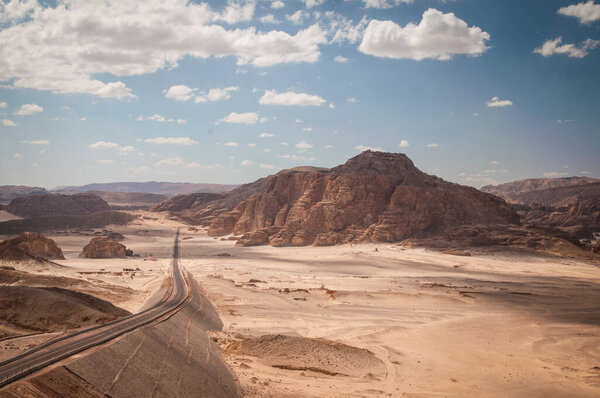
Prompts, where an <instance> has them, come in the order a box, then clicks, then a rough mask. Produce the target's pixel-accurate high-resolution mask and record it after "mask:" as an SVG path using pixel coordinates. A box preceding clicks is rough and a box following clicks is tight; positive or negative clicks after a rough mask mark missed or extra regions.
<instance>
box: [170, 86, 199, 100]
mask: <svg viewBox="0 0 600 398" xmlns="http://www.w3.org/2000/svg"><path fill="white" fill-rule="evenodd" d="M194 91H196V89H195V88H190V87H188V86H186V85H185V84H177V85H175V86H171V87H169V89H168V90H167V92H166V93H165V97H167V98H173V99H174V100H177V101H182V102H184V101H189V100H191V99H192V98H194Z"/></svg>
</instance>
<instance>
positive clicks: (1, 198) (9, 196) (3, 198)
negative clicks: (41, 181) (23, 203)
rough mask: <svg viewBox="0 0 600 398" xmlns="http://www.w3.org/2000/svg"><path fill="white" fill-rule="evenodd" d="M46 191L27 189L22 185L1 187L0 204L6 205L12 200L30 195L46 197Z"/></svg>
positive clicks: (39, 188)
mask: <svg viewBox="0 0 600 398" xmlns="http://www.w3.org/2000/svg"><path fill="white" fill-rule="evenodd" d="M47 194H48V191H46V190H45V189H44V188H41V187H27V186H24V185H1V186H0V203H8V202H10V201H11V200H13V199H16V198H22V197H25V196H30V195H47Z"/></svg>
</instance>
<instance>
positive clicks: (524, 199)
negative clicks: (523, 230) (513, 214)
mask: <svg viewBox="0 0 600 398" xmlns="http://www.w3.org/2000/svg"><path fill="white" fill-rule="evenodd" d="M598 182H600V180H598V179H595V178H590V177H565V178H531V179H527V180H518V181H513V182H507V183H505V184H500V185H486V186H484V187H482V188H481V190H482V191H483V192H487V193H492V194H494V195H496V196H500V197H501V198H503V199H504V200H506V201H507V202H510V203H520V204H528V201H529V202H530V201H531V199H533V198H534V197H535V194H533V195H531V194H530V195H524V194H527V193H530V192H539V191H543V190H546V189H551V188H563V187H569V186H578V185H584V184H591V183H598Z"/></svg>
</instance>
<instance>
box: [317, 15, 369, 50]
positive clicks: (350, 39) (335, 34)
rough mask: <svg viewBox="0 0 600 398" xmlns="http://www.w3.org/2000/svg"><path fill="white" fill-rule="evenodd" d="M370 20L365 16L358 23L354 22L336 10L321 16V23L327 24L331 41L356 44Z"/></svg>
mask: <svg viewBox="0 0 600 398" xmlns="http://www.w3.org/2000/svg"><path fill="white" fill-rule="evenodd" d="M368 22H369V21H368V20H367V18H366V17H363V18H362V19H361V20H360V21H359V22H358V23H354V21H352V20H351V19H349V18H346V17H345V16H344V15H342V14H339V13H337V12H334V11H326V12H325V13H324V14H323V17H322V18H321V23H322V24H323V25H324V26H326V31H327V34H328V36H329V37H330V43H336V44H345V43H350V44H354V43H356V42H357V41H358V40H360V39H361V38H362V36H363V32H364V30H365V28H366V27H367V24H368Z"/></svg>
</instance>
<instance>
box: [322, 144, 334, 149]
mask: <svg viewBox="0 0 600 398" xmlns="http://www.w3.org/2000/svg"><path fill="white" fill-rule="evenodd" d="M323 148H325V149H330V148H333V145H325V146H324V147H323Z"/></svg>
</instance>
